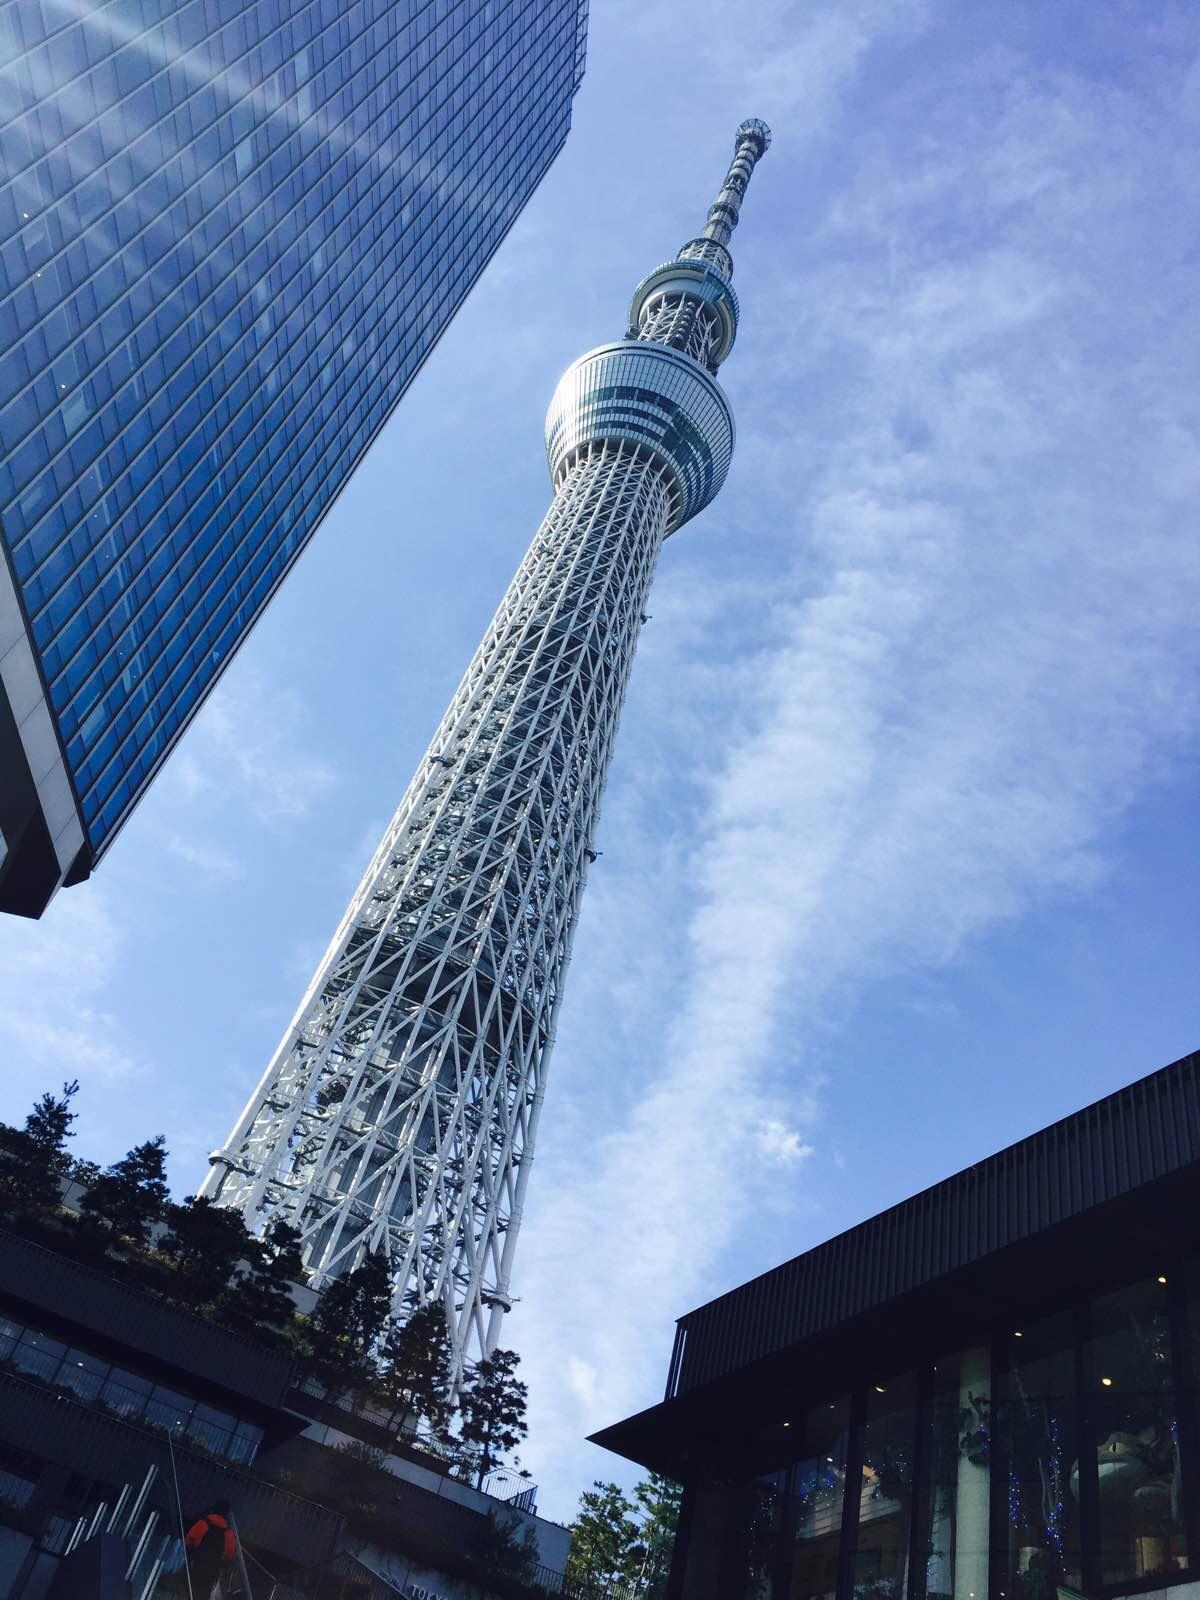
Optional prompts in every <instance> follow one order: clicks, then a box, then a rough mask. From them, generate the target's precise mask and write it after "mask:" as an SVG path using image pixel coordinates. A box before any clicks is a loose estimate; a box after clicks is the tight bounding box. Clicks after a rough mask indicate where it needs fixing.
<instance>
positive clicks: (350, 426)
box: [139, 151, 554, 781]
mask: <svg viewBox="0 0 1200 1600" xmlns="http://www.w3.org/2000/svg"><path fill="white" fill-rule="evenodd" d="M553 153H554V152H553V151H550V152H548V158H549V156H552V155H553ZM547 164H548V161H547ZM506 220H507V219H506ZM460 298H461V296H460ZM432 343H433V339H432V338H431V337H423V338H421V339H420V340H418V342H417V344H416V346H415V348H414V352H413V365H412V367H411V369H410V370H409V372H408V373H407V375H406V376H407V378H409V379H410V378H411V376H412V371H414V370H415V365H416V361H417V359H423V358H424V356H425V355H426V354H428V350H429V348H431V346H432ZM396 398H398V396H397V397H396ZM394 403H395V400H394V398H393V399H391V400H390V401H389V402H388V408H387V409H388V410H390V407H391V405H392V404H394ZM376 410H377V412H378V413H379V415H378V422H377V423H376V424H375V430H373V431H376V430H377V428H378V426H380V425H382V422H383V421H384V420H386V413H385V412H384V408H383V405H382V403H381V404H380V406H379V407H377V408H376ZM359 427H361V423H360V422H359V421H358V420H357V419H353V420H352V421H351V422H349V423H347V424H345V425H343V427H342V428H341V429H339V431H338V436H335V439H334V441H333V442H332V444H331V445H328V446H326V450H328V449H331V448H333V447H334V446H335V445H336V444H337V438H338V437H340V436H341V435H342V434H347V435H348V434H350V433H352V432H354V431H356V429H357V428H359ZM372 436H373V433H372ZM352 443H353V440H350V439H347V440H346V442H344V443H343V444H342V445H341V447H340V452H339V454H345V453H346V451H347V450H348V449H349V448H350V446H351V444H352ZM359 453H361V451H360V452H359ZM318 469H319V470H320V472H321V473H322V474H323V475H326V476H327V475H329V474H330V465H329V462H328V459H327V457H323V458H322V460H321V461H320V462H319V463H318V464H317V465H315V466H313V467H310V468H309V469H308V471H307V472H306V474H305V476H308V477H311V476H313V475H314V474H315V473H317V471H318ZM326 498H329V497H328V496H327V497H326ZM311 503H312V502H310V504H311ZM318 509H323V507H320V508H318ZM259 520H261V517H260V519H259ZM314 520H315V519H314ZM307 537H308V535H307V533H305V532H303V530H302V532H301V534H300V535H299V536H297V537H296V538H295V539H293V540H292V541H290V542H289V546H288V547H287V548H284V549H280V550H278V551H277V555H278V558H279V560H280V562H282V561H286V560H288V559H290V558H291V556H292V555H293V554H295V553H296V552H297V551H298V549H299V548H301V546H302V543H303V541H304V540H305V539H306V538H307ZM259 549H260V554H265V553H267V547H266V546H260V547H259ZM260 586H261V585H260ZM251 604H252V600H247V601H246V602H245V603H244V605H245V606H250V605H251ZM211 620H212V621H213V622H215V620H216V619H211ZM209 631H211V628H210V630H209ZM197 648H198V650H199V653H200V654H203V653H204V651H206V650H207V649H208V648H209V645H208V644H204V645H202V646H199V647H197ZM172 665H173V663H172ZM193 670H195V669H193ZM183 692H184V691H183V690H180V691H179V693H180V694H182V693H183ZM152 714H154V715H155V721H156V723H161V721H162V718H161V716H159V715H157V714H156V713H154V709H153V707H151V708H150V709H149V710H148V711H147V712H145V713H143V715H144V716H150V715H152ZM139 781H140V780H139Z"/></svg>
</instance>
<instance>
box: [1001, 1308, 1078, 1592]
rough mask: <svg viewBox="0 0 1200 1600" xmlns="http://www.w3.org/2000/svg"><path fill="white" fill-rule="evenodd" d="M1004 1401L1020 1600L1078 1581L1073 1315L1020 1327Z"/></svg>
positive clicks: (1012, 1551)
mask: <svg viewBox="0 0 1200 1600" xmlns="http://www.w3.org/2000/svg"><path fill="white" fill-rule="evenodd" d="M1008 1360H1009V1371H1008V1375H1007V1377H1006V1379H1005V1385H1004V1392H1003V1396H1002V1400H1001V1404H1000V1406H999V1407H998V1409H997V1428H998V1431H999V1443H1000V1447H1001V1449H1002V1450H1003V1453H1004V1459H1005V1460H1006V1461H1007V1462H1008V1497H1007V1505H1008V1517H1007V1523H1008V1539H1007V1550H1006V1552H1005V1554H1006V1559H1007V1574H1008V1578H1009V1580H1010V1583H1011V1585H1012V1590H1013V1593H1014V1594H1015V1595H1016V1596H1017V1597H1018V1600H1054V1596H1055V1590H1056V1587H1057V1585H1059V1584H1065V1585H1067V1586H1068V1587H1070V1588H1076V1589H1077V1588H1079V1587H1080V1584H1081V1582H1082V1577H1081V1571H1080V1537H1079V1467H1078V1461H1079V1437H1080V1434H1079V1416H1078V1413H1079V1404H1078V1398H1077V1395H1076V1380H1075V1336H1074V1325H1073V1322H1072V1319H1071V1317H1070V1316H1069V1315H1067V1314H1064V1315H1062V1316H1058V1317H1050V1318H1047V1319H1046V1320H1045V1321H1043V1322H1037V1323H1031V1324H1030V1325H1029V1326H1028V1327H1026V1328H1020V1329H1014V1330H1013V1331H1012V1333H1011V1334H1010V1336H1009V1339H1008Z"/></svg>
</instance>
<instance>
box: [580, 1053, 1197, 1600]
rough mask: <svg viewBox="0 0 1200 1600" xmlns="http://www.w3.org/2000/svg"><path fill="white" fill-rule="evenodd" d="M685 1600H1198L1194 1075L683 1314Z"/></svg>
mask: <svg viewBox="0 0 1200 1600" xmlns="http://www.w3.org/2000/svg"><path fill="white" fill-rule="evenodd" d="M596 1440H597V1442H598V1443H600V1444H603V1445H605V1446H607V1447H608V1448H609V1449H612V1450H615V1451H617V1452H618V1453H619V1454H621V1455H624V1456H627V1457H629V1458H630V1459H632V1460H634V1461H637V1462H639V1463H641V1464H642V1465H643V1466H647V1467H651V1468H654V1469H655V1470H657V1471H659V1472H663V1473H666V1474H668V1475H669V1476H671V1477H673V1478H676V1479H678V1480H679V1481H680V1482H682V1483H683V1484H684V1485H685V1486H686V1487H685V1496H684V1502H683V1510H682V1515H681V1522H680V1531H679V1536H678V1540H677V1545H676V1551H675V1559H674V1563H673V1567H672V1572H671V1580H670V1585H669V1589H668V1593H669V1595H670V1596H671V1600H1056V1596H1058V1597H1060V1600H1061V1597H1062V1596H1063V1595H1064V1593H1066V1592H1069V1591H1078V1592H1081V1593H1082V1594H1085V1595H1087V1596H1091V1597H1094V1600H1110V1597H1116V1596H1121V1595H1135V1594H1146V1593H1151V1594H1154V1595H1155V1596H1156V1597H1157V1596H1159V1595H1160V1594H1162V1595H1163V1596H1164V1600H1165V1597H1166V1591H1168V1590H1170V1591H1172V1594H1171V1597H1170V1600H1195V1597H1196V1596H1200V1055H1192V1056H1188V1057H1186V1058H1185V1059H1183V1060H1181V1061H1177V1062H1176V1063H1175V1064H1174V1065H1173V1066H1169V1067H1165V1068H1164V1069H1163V1070H1161V1071H1160V1072H1156V1073H1154V1074H1153V1075H1152V1076H1150V1077H1148V1078H1144V1079H1143V1080H1142V1081H1141V1082H1139V1083H1135V1084H1133V1085H1132V1086H1131V1087H1130V1088H1128V1089H1123V1090H1121V1091H1120V1092H1119V1093H1117V1094H1114V1095H1110V1096H1109V1097H1108V1098H1107V1099H1105V1100H1101V1101H1099V1102H1098V1103H1097V1104H1095V1105H1092V1106H1089V1107H1088V1108H1087V1109H1086V1110H1084V1111H1081V1112H1079V1113H1078V1114H1077V1115H1075V1116H1073V1117H1069V1118H1067V1119H1066V1120H1064V1121H1062V1122H1058V1123H1055V1124H1054V1125H1053V1126H1052V1127H1049V1128H1046V1129H1044V1130H1043V1131H1042V1132H1040V1133H1037V1134H1034V1135H1033V1136H1032V1137H1030V1138H1028V1139H1024V1140H1022V1141H1021V1142H1020V1143H1019V1144H1016V1145H1013V1146H1011V1147H1010V1148H1009V1149H1007V1150H1003V1151H1001V1152H1000V1153H999V1154H998V1155H995V1156H992V1157H991V1158H990V1159H988V1160H986V1161H981V1162H980V1163H979V1164H978V1165H976V1166H973V1167H968V1168H967V1169H966V1171H964V1172H960V1173H958V1174H957V1175H956V1176H954V1177H952V1178H949V1179H947V1180H946V1182H944V1183H941V1184H938V1185H937V1186H936V1187H934V1188H932V1189H928V1190H926V1191H925V1192H924V1193H923V1194H918V1195H916V1196H914V1197H913V1198H912V1199H910V1200H906V1201H905V1202H904V1203H903V1204H901V1205H898V1206H895V1207H893V1208H892V1209H891V1210H890V1211H885V1212H883V1213H882V1214H881V1215H879V1216H877V1217H873V1218H872V1219H871V1220H870V1221H869V1222H865V1223H863V1224H862V1225H861V1226H860V1227H857V1228H852V1229H851V1230H850V1231H849V1232H847V1233H844V1234H841V1235H840V1236H839V1237H837V1238H835V1239H831V1240H830V1241H829V1242H828V1243H826V1244H823V1245H820V1246H818V1247H817V1248H816V1249H814V1250H810V1251H808V1252H806V1253H805V1254H804V1255H801V1256H797V1257H796V1258H795V1259H794V1260H792V1261H788V1262H786V1263H784V1265H782V1266H780V1267H777V1268H775V1269H774V1270H773V1271H771V1272H768V1273H765V1274H764V1275H763V1276H762V1277H760V1278H756V1279H754V1280H753V1281H752V1282H751V1283H747V1284H744V1285H743V1286H742V1287H741V1288H739V1289H735V1290H733V1291H732V1293H730V1294H727V1295H723V1296H722V1297H721V1298H720V1299H718V1300H714V1301H712V1302H711V1303H710V1304H709V1305H706V1306H702V1307H700V1308H699V1309H698V1310H696V1311H693V1312H691V1313H690V1314H689V1315H687V1316H685V1317H683V1318H682V1319H681V1320H680V1322H679V1324H678V1330H677V1334H676V1340H675V1348H674V1353H673V1356H672V1359H671V1365H670V1372H669V1376H668V1382H667V1392H666V1398H665V1399H664V1400H663V1402H662V1403H661V1404H660V1405H657V1406H654V1407H653V1408H652V1409H650V1410H648V1411H644V1412H642V1413H641V1414H640V1415H637V1416H634V1417H630V1418H628V1419H627V1420H626V1421H624V1422H622V1423H619V1424H617V1425H616V1426H615V1427H611V1428H608V1429H606V1430H605V1431H604V1432H603V1433H600V1434H598V1435H597V1436H596Z"/></svg>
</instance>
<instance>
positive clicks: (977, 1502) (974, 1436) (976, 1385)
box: [916, 1345, 992, 1600]
mask: <svg viewBox="0 0 1200 1600" xmlns="http://www.w3.org/2000/svg"><path fill="white" fill-rule="evenodd" d="M991 1393H992V1385H991V1355H990V1352H989V1350H988V1348H987V1346H986V1345H973V1346H971V1347H969V1348H968V1349H966V1350H963V1351H960V1352H959V1353H958V1354H957V1355H953V1356H948V1357H946V1358H944V1359H943V1360H941V1361H938V1362H937V1363H936V1364H935V1365H934V1368H933V1372H932V1383H931V1393H930V1403H929V1412H928V1415H927V1417H926V1419H925V1421H924V1425H923V1427H924V1433H923V1441H924V1468H923V1472H922V1480H923V1481H922V1486H921V1494H920V1498H919V1510H918V1512H917V1513H916V1515H917V1516H918V1517H919V1519H920V1520H919V1528H918V1533H919V1542H918V1549H919V1551H920V1553H921V1556H922V1559H923V1561H924V1582H925V1600H950V1597H951V1596H953V1597H954V1600H984V1597H985V1596H986V1595H987V1592H988V1588H987V1585H988V1538H989V1532H990V1528H989V1521H988V1516H989V1504H990V1501H989V1488H990V1483H991V1453H992V1438H991Z"/></svg>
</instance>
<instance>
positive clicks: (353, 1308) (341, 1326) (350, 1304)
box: [306, 1251, 392, 1395]
mask: <svg viewBox="0 0 1200 1600" xmlns="http://www.w3.org/2000/svg"><path fill="white" fill-rule="evenodd" d="M391 1307H392V1281H391V1274H390V1273H389V1271H388V1258H387V1255H386V1254H385V1253H384V1252H383V1251H378V1252H373V1253H372V1254H370V1255H368V1256H366V1257H364V1259H363V1261H362V1262H361V1264H360V1265H359V1266H357V1267H355V1268H354V1270H353V1272H344V1273H343V1274H342V1275H341V1277H340V1278H335V1279H334V1280H333V1282H332V1283H331V1284H330V1285H329V1287H328V1288H327V1289H325V1290H323V1291H322V1294H321V1298H320V1299H319V1300H318V1301H317V1308H316V1310H315V1311H314V1312H313V1314H312V1319H311V1323H310V1330H311V1337H310V1349H309V1354H308V1359H307V1362H306V1365H307V1366H308V1369H309V1371H310V1372H311V1373H312V1374H313V1375H314V1376H315V1377H317V1378H319V1379H320V1381H321V1382H322V1383H323V1384H324V1385H325V1388H326V1389H327V1390H329V1392H330V1393H331V1394H333V1395H340V1394H346V1393H349V1392H350V1391H352V1390H361V1389H364V1388H368V1387H371V1386H372V1385H373V1383H374V1380H375V1378H376V1369H375V1365H374V1363H373V1362H372V1360H371V1352H372V1350H373V1349H374V1347H375V1345H376V1343H377V1342H378V1340H379V1336H380V1334H381V1333H382V1332H383V1330H384V1327H385V1326H386V1324H387V1319H388V1314H389V1312H390V1311H391Z"/></svg>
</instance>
